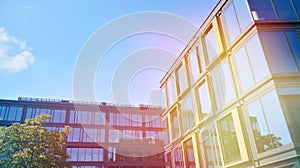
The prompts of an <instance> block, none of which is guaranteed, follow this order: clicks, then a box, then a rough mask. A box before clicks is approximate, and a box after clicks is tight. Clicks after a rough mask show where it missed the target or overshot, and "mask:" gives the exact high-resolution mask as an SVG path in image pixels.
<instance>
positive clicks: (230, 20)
mask: <svg viewBox="0 0 300 168" xmlns="http://www.w3.org/2000/svg"><path fill="white" fill-rule="evenodd" d="M224 18H225V22H226V27H227V30H228V35H229V39H230V42H231V43H232V42H233V41H234V40H235V39H236V38H237V37H238V36H239V35H240V33H241V31H240V28H239V23H238V20H237V17H236V14H235V11H234V7H233V4H230V5H229V6H228V8H227V9H226V11H225V12H224Z"/></svg>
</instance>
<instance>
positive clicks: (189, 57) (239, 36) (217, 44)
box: [161, 0, 300, 168]
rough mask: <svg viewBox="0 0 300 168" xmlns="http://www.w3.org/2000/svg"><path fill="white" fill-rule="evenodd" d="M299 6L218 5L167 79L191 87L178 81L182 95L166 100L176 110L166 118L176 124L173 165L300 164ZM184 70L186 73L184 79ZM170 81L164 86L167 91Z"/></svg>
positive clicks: (270, 0)
mask: <svg viewBox="0 0 300 168" xmlns="http://www.w3.org/2000/svg"><path fill="white" fill-rule="evenodd" d="M299 4H300V1H299V0H229V1H219V2H218V5H216V7H215V8H214V10H213V11H212V12H211V15H210V16H209V17H208V18H207V20H205V22H204V23H203V24H202V26H201V27H200V29H199V30H198V31H197V32H196V34H195V35H194V36H193V37H192V39H191V40H190V42H189V44H188V45H187V47H186V48H185V49H184V50H183V52H182V53H181V54H180V56H179V57H178V60H176V62H175V63H174V64H173V65H172V67H171V68H170V70H169V72H168V73H167V74H175V75H176V76H177V78H178V76H184V79H185V80H184V81H188V82H189V83H188V85H184V86H183V85H182V81H183V80H182V79H183V78H181V79H180V78H179V79H178V80H176V81H174V82H175V83H174V84H173V86H176V87H177V88H176V89H177V90H176V91H177V93H178V94H177V95H178V96H177V97H176V96H173V97H172V98H170V97H168V96H167V97H166V98H167V100H166V102H172V103H171V104H172V107H171V106H168V107H167V108H166V109H165V110H164V112H163V113H162V117H163V118H168V119H169V123H168V127H169V131H170V132H169V135H170V142H169V144H167V145H165V149H166V150H167V151H168V152H167V153H166V157H167V155H170V151H172V152H171V153H172V157H171V163H170V165H172V166H173V167H183V166H184V167H194V166H195V167H209V168H219V167H256V166H257V165H260V166H261V167H284V166H291V167H292V166H294V167H295V166H296V167H297V165H300V163H297V164H295V163H296V162H292V161H291V160H290V158H293V159H294V160H297V159H296V158H295V156H292V154H290V153H289V152H288V151H293V152H299V151H298V149H297V148H295V145H296V146H297V144H298V143H299V141H300V138H299V137H300V134H299V133H298V132H299V129H300V127H299V126H298V125H300V119H299V115H298V113H297V111H299V107H298V106H297V103H296V102H299V100H298V99H299V94H300V91H299V89H298V90H297V89H295V88H299V85H300V83H299V75H300V74H299V73H300V67H299V65H300V33H299V32H300V29H299V26H298V25H299V23H300V22H299V21H300V20H299V18H300V17H299V16H300V15H299V14H300V13H299V9H300V5H299ZM204 60H205V61H204ZM183 67H186V71H185V73H186V74H184V75H178V74H180V73H179V70H181V69H183ZM169 81H170V80H169V77H164V78H163V79H162V81H161V84H162V89H163V87H164V86H165V84H166V83H168V82H169ZM169 84H170V82H169V83H168V85H169ZM279 87H280V88H279ZM278 88H279V89H278ZM289 89H291V90H292V91H288V90H289ZM278 90H279V91H278ZM183 91H184V92H183ZM281 92H283V93H281ZM285 92H289V94H286V93H285ZM172 95H174V94H172ZM169 96H170V95H169ZM298 104H299V103H298ZM174 109H175V110H174ZM195 136H196V137H197V138H196V139H195V138H194V137H195ZM191 137H193V138H191ZM193 140H196V141H197V143H193ZM293 143H294V144H293ZM195 149H197V150H195ZM192 151H193V152H192ZM179 152H181V153H180V154H179ZM181 157H183V159H180V158H181ZM181 160H184V162H183V163H182V161H181ZM279 160H282V161H279ZM275 162H276V164H275ZM262 163H263V165H262Z"/></svg>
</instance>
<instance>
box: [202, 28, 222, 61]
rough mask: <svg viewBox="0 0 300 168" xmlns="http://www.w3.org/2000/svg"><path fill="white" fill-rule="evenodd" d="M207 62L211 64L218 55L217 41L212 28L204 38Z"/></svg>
mask: <svg viewBox="0 0 300 168" xmlns="http://www.w3.org/2000/svg"><path fill="white" fill-rule="evenodd" d="M204 40H205V46H206V53H207V57H208V61H209V62H211V61H212V60H213V59H214V58H216V56H217V55H218V53H219V52H218V46H217V40H216V36H215V33H214V30H213V28H211V29H210V30H209V31H208V32H207V34H206V35H205V37H204Z"/></svg>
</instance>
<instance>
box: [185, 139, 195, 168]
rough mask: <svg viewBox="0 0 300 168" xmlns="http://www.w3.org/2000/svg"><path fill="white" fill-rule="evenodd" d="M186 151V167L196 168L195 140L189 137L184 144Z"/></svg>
mask: <svg viewBox="0 0 300 168" xmlns="http://www.w3.org/2000/svg"><path fill="white" fill-rule="evenodd" d="M183 147H184V152H185V163H186V167H188V168H194V167H195V157H194V148H193V141H192V139H189V140H188V141H186V142H184V144H183Z"/></svg>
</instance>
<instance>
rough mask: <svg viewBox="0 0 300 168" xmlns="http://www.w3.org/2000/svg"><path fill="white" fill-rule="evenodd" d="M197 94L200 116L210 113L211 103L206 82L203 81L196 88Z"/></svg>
mask: <svg viewBox="0 0 300 168" xmlns="http://www.w3.org/2000/svg"><path fill="white" fill-rule="evenodd" d="M198 95H199V100H200V107H201V115H202V116H201V117H204V116H206V115H207V114H209V113H211V104H210V99H209V93H208V87H207V83H206V82H205V83H203V84H202V85H201V86H200V87H199V88H198Z"/></svg>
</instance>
